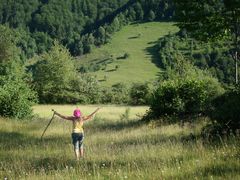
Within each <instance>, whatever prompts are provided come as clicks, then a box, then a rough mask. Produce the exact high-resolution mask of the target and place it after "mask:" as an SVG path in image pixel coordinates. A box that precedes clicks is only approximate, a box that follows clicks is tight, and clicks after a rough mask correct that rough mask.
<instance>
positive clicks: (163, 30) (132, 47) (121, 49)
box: [77, 22, 178, 86]
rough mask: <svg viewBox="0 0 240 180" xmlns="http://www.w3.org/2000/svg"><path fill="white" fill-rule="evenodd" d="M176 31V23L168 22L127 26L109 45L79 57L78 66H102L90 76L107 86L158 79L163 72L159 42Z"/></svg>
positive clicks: (116, 34) (117, 33)
mask: <svg viewBox="0 0 240 180" xmlns="http://www.w3.org/2000/svg"><path fill="white" fill-rule="evenodd" d="M177 31H178V28H177V27H176V26H174V23H168V22H148V23H139V24H138V23H134V24H131V25H128V26H125V27H123V28H122V29H121V30H120V31H119V32H116V33H115V34H114V35H113V37H112V39H111V40H110V42H109V43H108V44H106V45H103V46H101V47H100V48H95V49H94V50H93V51H92V53H90V54H87V55H84V56H82V57H80V58H79V59H78V60H77V64H78V65H77V66H82V65H84V66H86V67H89V66H90V67H92V68H93V66H96V65H98V66H100V67H101V68H100V70H98V71H96V72H90V74H92V75H96V76H97V79H98V80H99V81H100V82H101V83H102V85H105V86H111V85H113V84H115V83H119V82H124V83H126V84H131V83H133V82H145V81H151V80H155V79H156V78H157V77H158V75H159V73H161V69H160V67H159V62H158V58H159V56H158V52H157V50H156V48H155V45H156V42H157V40H158V39H159V38H161V37H163V36H165V35H167V34H169V33H175V32H177ZM125 53H128V54H129V57H128V58H126V59H124V58H123V56H124V54H125ZM116 66H118V68H117V69H116ZM104 67H105V68H104ZM105 80H106V81H105Z"/></svg>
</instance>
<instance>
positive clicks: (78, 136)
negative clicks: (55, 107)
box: [54, 108, 100, 160]
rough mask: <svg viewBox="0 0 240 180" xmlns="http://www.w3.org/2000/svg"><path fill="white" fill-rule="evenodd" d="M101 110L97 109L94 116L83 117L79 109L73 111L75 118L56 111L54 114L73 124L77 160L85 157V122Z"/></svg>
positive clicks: (73, 140) (73, 139)
mask: <svg viewBox="0 0 240 180" xmlns="http://www.w3.org/2000/svg"><path fill="white" fill-rule="evenodd" d="M99 109H100V108H97V109H96V110H95V111H94V112H93V113H92V114H90V115H88V116H82V113H81V111H80V109H78V108H77V109H75V110H74V111H73V116H64V115H61V114H59V113H57V112H56V111H54V114H56V115H57V116H59V117H61V118H63V119H66V120H70V121H72V123H73V130H72V143H73V146H74V152H75V156H76V159H77V160H79V157H83V139H84V133H83V123H84V121H87V120H89V119H90V118H92V116H93V115H94V114H95V113H96V112H97V111H98V110H99ZM79 155H80V156H79Z"/></svg>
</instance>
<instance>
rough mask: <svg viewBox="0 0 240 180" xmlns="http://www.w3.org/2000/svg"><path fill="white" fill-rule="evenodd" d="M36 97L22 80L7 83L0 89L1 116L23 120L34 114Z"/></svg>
mask: <svg viewBox="0 0 240 180" xmlns="http://www.w3.org/2000/svg"><path fill="white" fill-rule="evenodd" d="M34 102H36V95H35V93H34V92H33V91H31V90H30V88H29V87H28V85H27V84H26V83H24V82H23V81H22V80H12V79H11V80H9V81H6V82H5V84H4V86H1V87H0V115H1V116H5V117H14V118H19V119H23V118H26V117H29V116H30V115H31V114H32V108H31V106H32V105H33V103H34Z"/></svg>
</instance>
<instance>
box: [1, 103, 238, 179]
mask: <svg viewBox="0 0 240 180" xmlns="http://www.w3.org/2000/svg"><path fill="white" fill-rule="evenodd" d="M74 107H75V106H70V105H65V106H60V105H59V106H58V105H46V106H43V105H39V106H35V107H34V112H35V113H36V114H37V116H36V118H34V119H33V120H32V121H23V122H21V121H17V120H10V119H2V118H1V119H0V179H4V177H7V178H8V179H64V180H65V179H100V180H101V179H156V180H157V179H158V180H159V179H240V148H239V145H240V141H239V137H229V138H223V139H221V140H220V141H217V142H211V143H210V142H207V141H205V140H203V139H201V138H199V137H198V135H199V133H200V130H201V128H202V126H203V125H204V122H205V121H206V120H203V121H201V122H199V123H196V124H194V125H189V124H185V125H184V126H183V127H180V126H179V125H177V124H175V125H163V126H157V125H156V124H155V123H150V124H143V123H141V122H139V116H141V115H142V114H143V113H144V112H145V111H146V110H147V109H148V107H144V106H141V107H130V106H129V107H125V106H113V105H109V106H102V109H101V110H100V111H99V113H98V114H97V115H96V116H95V117H94V119H93V120H92V121H89V122H87V123H86V124H85V126H84V127H85V140H84V148H85V157H84V158H83V159H81V160H80V161H79V162H77V161H75V160H74V154H73V149H72V144H71V138H70V134H71V123H70V122H68V121H63V120H61V119H57V118H55V119H54V120H53V122H52V124H51V125H50V127H49V129H48V130H47V131H46V134H45V136H44V138H43V140H42V141H41V140H40V136H41V133H42V132H43V130H44V128H45V127H46V125H47V123H48V121H49V119H50V118H51V109H52V108H54V109H55V110H57V111H58V112H60V113H62V114H66V115H67V114H69V115H71V112H72V109H73V108H74ZM96 107H97V106H95V105H91V106H87V105H84V106H80V108H81V109H82V111H83V113H84V114H88V113H90V112H91V111H93V110H94V109H95V108H96ZM127 109H128V110H127ZM127 112H128V113H127ZM124 114H125V117H126V118H122V117H123V115H124ZM192 134H193V135H196V136H195V137H196V138H191V137H192Z"/></svg>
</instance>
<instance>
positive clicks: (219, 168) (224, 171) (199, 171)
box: [167, 163, 240, 179]
mask: <svg viewBox="0 0 240 180" xmlns="http://www.w3.org/2000/svg"><path fill="white" fill-rule="evenodd" d="M237 176H238V177H239V176H240V171H239V166H237V165H228V164H227V163H226V164H221V165H220V164H211V165H208V166H206V167H198V168H196V170H195V171H191V172H185V173H181V174H178V175H175V176H168V177H167V178H169V179H193V178H194V177H195V178H196V177H201V178H200V179H209V178H210V177H212V178H214V177H215V178H217V177H219V178H220V179H235V178H234V177H237ZM230 177H231V178H230ZM212 178H211V179H212Z"/></svg>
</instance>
